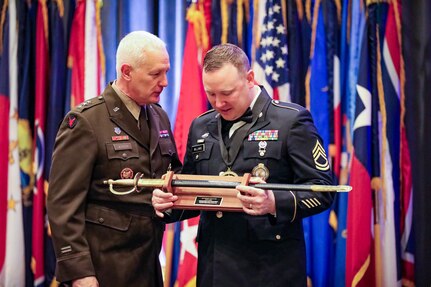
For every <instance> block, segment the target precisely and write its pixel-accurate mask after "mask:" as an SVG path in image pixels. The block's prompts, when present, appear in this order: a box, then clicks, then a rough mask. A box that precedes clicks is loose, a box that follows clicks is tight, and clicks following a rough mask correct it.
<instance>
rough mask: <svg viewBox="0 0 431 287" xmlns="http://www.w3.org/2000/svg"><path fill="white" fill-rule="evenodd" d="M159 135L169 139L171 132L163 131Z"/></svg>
mask: <svg viewBox="0 0 431 287" xmlns="http://www.w3.org/2000/svg"><path fill="white" fill-rule="evenodd" d="M159 135H160V137H161V138H168V137H169V132H168V130H161V131H160V132H159Z"/></svg>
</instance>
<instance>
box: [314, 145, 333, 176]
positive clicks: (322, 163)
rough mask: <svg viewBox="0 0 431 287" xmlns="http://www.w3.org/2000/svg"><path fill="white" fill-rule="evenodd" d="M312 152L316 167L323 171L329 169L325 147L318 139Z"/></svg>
mask: <svg viewBox="0 0 431 287" xmlns="http://www.w3.org/2000/svg"><path fill="white" fill-rule="evenodd" d="M312 153H313V159H314V164H315V166H316V168H317V169H318V170H323V171H326V170H329V162H328V158H327V157H326V153H325V149H324V148H323V147H322V145H321V144H320V142H319V141H318V140H316V145H315V146H314V148H313V151H312Z"/></svg>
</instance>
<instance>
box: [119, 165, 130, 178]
mask: <svg viewBox="0 0 431 287" xmlns="http://www.w3.org/2000/svg"><path fill="white" fill-rule="evenodd" d="M120 177H121V178H122V179H132V178H133V170H132V169H131V168H129V167H126V168H123V170H122V171H121V172H120Z"/></svg>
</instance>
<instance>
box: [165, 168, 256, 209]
mask: <svg viewBox="0 0 431 287" xmlns="http://www.w3.org/2000/svg"><path fill="white" fill-rule="evenodd" d="M169 177H171V178H169ZM172 179H176V178H175V175H174V174H167V175H166V178H165V182H166V185H165V187H166V189H167V190H168V191H170V192H172V193H173V194H175V195H177V196H178V200H177V201H175V202H174V206H173V208H175V209H188V210H190V209H191V210H213V211H218V210H221V211H236V212H242V211H243V209H242V204H241V201H239V199H238V198H237V197H236V195H237V193H238V191H237V190H236V189H235V188H201V187H171V186H170V182H171V181H172ZM181 179H182V180H188V179H190V180H196V179H197V178H196V175H190V176H189V177H188V176H187V175H184V174H183V175H181ZM202 179H204V180H209V181H211V179H213V180H214V181H219V180H220V176H204V177H202ZM249 179H250V174H245V175H244V176H241V177H234V176H226V177H223V181H231V182H240V183H241V184H243V185H248V181H249ZM169 187H170V188H169Z"/></svg>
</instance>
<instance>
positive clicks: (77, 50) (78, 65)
mask: <svg viewBox="0 0 431 287" xmlns="http://www.w3.org/2000/svg"><path fill="white" fill-rule="evenodd" d="M69 41H70V42H69V57H68V64H67V66H68V67H69V68H71V69H72V78H71V99H70V105H71V108H73V107H75V106H76V105H78V104H79V103H81V102H83V101H84V83H85V82H84V81H85V72H84V61H85V1H78V2H77V7H76V9H75V14H74V16H73V22H72V30H71V32H70V40H69Z"/></svg>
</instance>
